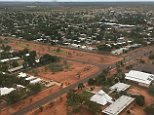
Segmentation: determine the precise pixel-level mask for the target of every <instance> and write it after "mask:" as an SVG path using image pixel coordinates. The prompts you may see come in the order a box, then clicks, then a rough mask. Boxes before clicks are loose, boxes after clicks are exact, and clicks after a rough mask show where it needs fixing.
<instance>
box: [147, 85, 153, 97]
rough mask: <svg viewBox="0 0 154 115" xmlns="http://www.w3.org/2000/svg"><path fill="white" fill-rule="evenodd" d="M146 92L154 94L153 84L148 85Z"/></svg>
mask: <svg viewBox="0 0 154 115" xmlns="http://www.w3.org/2000/svg"><path fill="white" fill-rule="evenodd" d="M148 92H149V94H151V95H154V86H152V85H151V86H149V88H148Z"/></svg>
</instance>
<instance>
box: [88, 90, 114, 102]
mask: <svg viewBox="0 0 154 115" xmlns="http://www.w3.org/2000/svg"><path fill="white" fill-rule="evenodd" d="M90 101H93V102H96V103H98V104H100V105H106V104H107V103H113V101H112V97H110V96H109V95H108V94H107V93H105V92H104V91H103V90H100V91H99V92H97V93H96V94H95V95H93V96H92V97H91V98H90Z"/></svg>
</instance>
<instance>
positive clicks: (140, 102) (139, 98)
mask: <svg viewBox="0 0 154 115" xmlns="http://www.w3.org/2000/svg"><path fill="white" fill-rule="evenodd" d="M135 101H136V104H137V105H139V106H143V105H144V104H145V99H144V96H143V95H136V96H135Z"/></svg>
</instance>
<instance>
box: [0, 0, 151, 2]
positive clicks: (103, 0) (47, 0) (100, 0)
mask: <svg viewBox="0 0 154 115" xmlns="http://www.w3.org/2000/svg"><path fill="white" fill-rule="evenodd" d="M0 1H21V2H22V1H27V2H28V1H38V2H49V1H55V0H0ZM57 1H59V2H61V1H65V2H85V1H86V2H96V1H98V2H123V1H132V2H134V1H145V2H146V1H154V0H57Z"/></svg>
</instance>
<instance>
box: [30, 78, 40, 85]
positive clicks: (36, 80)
mask: <svg viewBox="0 0 154 115" xmlns="http://www.w3.org/2000/svg"><path fill="white" fill-rule="evenodd" d="M40 81H42V79H40V78H37V79H35V80H32V81H30V84H35V83H39V82H40Z"/></svg>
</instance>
